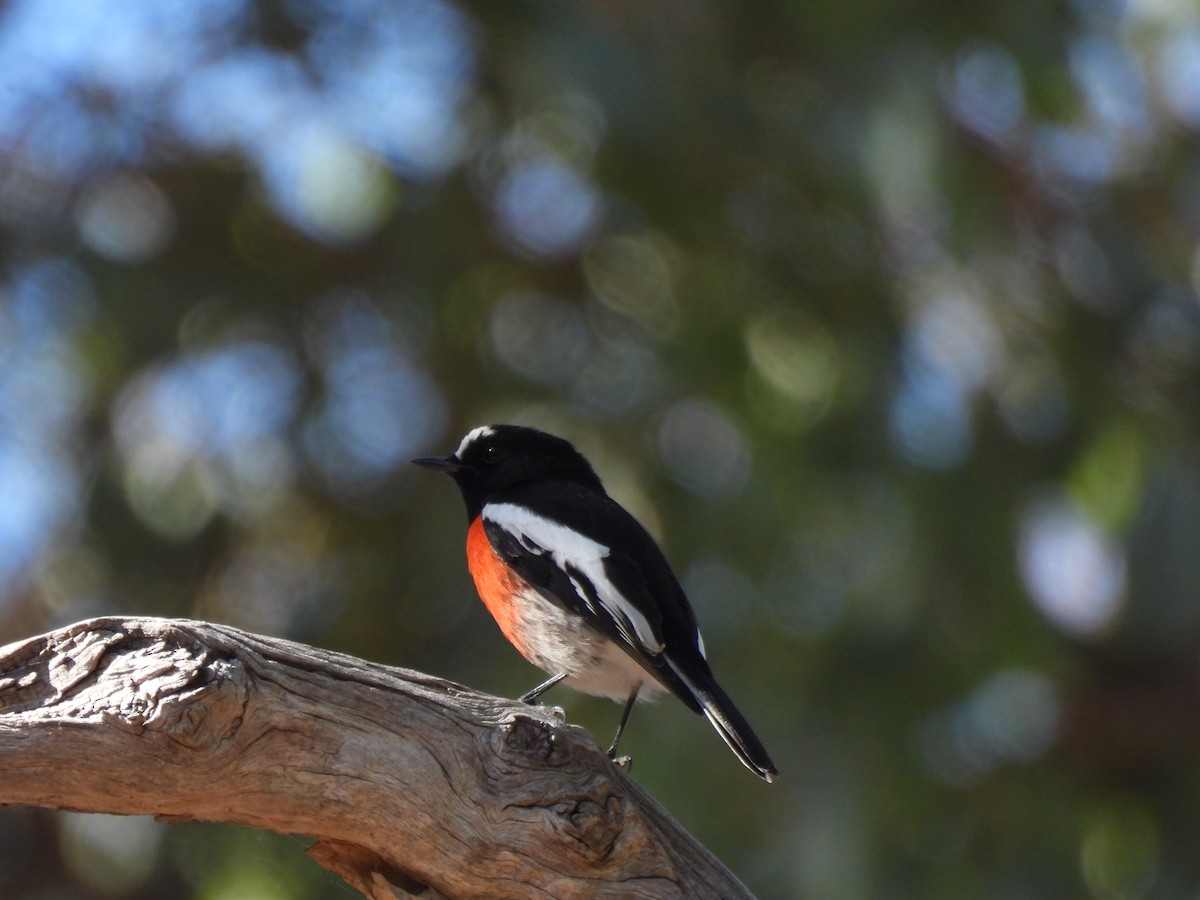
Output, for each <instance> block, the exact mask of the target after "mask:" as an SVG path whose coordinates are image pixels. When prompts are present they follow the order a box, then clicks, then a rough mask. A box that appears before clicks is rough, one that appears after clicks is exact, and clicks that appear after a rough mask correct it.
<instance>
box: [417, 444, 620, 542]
mask: <svg viewBox="0 0 1200 900" xmlns="http://www.w3.org/2000/svg"><path fill="white" fill-rule="evenodd" d="M413 462H414V463H416V464H417V465H418V466H424V467H425V468H426V469H432V470H433V471H435V472H445V473H446V474H448V475H449V476H450V477H451V478H453V479H454V480H455V482H457V484H458V487H459V489H460V490H461V491H462V494H463V499H464V500H465V501H466V503H467V515H468V516H469V517H470V518H472V519H473V518H474V517H475V516H476V515H478V513H479V511H480V510H481V509H482V508H483V504H484V503H486V502H487V499H488V497H489V496H490V495H492V494H494V493H495V492H497V491H501V490H504V489H506V488H515V487H520V486H522V485H527V484H534V483H536V482H539V481H568V482H573V483H575V484H581V485H584V486H585V487H588V488H591V489H592V490H596V491H600V492H603V491H604V486H603V485H602V484H601V483H600V478H599V476H597V475H596V472H595V470H594V469H593V468H592V466H591V464H590V463H589V462H588V461H587V460H586V459H584V458H583V454H582V453H580V452H579V451H578V450H576V449H575V447H574V446H572V444H571V443H570V442H569V441H565V440H563V439H562V438H560V437H555V436H554V435H552V434H547V433H546V432H544V431H538V430H537V429H536V428H525V427H523V426H521V425H484V426H482V427H480V428H476V429H474V430H473V431H470V432H468V433H467V436H466V437H464V438H463V439H462V442H461V443H460V444H459V445H458V449H457V450H456V451H455V452H454V453H453V454H451V455H450V456H432V457H422V458H420V459H414V460H413Z"/></svg>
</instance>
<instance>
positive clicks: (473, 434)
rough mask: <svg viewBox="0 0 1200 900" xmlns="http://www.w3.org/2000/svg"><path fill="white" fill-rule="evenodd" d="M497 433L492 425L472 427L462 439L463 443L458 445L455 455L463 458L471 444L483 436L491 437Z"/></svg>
mask: <svg viewBox="0 0 1200 900" xmlns="http://www.w3.org/2000/svg"><path fill="white" fill-rule="evenodd" d="M495 433H496V432H495V430H494V429H493V428H492V426H491V425H480V426H479V427H478V428H472V429H471V430H470V431H468V432H467V436H466V437H464V438H463V439H462V443H460V444H459V445H458V449H457V450H455V451H454V455H455V456H456V457H458V458H459V459H462V456H463V453H464V452H465V451H466V449H467V448H468V447H469V446H471V444H473V443H475V441H478V440H480V439H481V438H485V437H491V436H492V435H493V434H495Z"/></svg>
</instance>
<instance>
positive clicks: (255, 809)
mask: <svg viewBox="0 0 1200 900" xmlns="http://www.w3.org/2000/svg"><path fill="white" fill-rule="evenodd" d="M0 804H7V805H26V806H43V807H51V808H56V809H72V810H80V811H86V812H106V813H121V814H154V815H157V816H160V817H163V818H167V819H171V820H207V821H215V822H231V823H238V824H242V825H251V826H255V827H259V828H265V829H270V830H272V831H278V832H286V833H299V834H307V835H312V836H314V837H315V838H316V839H317V841H316V843H315V844H314V845H313V847H312V848H311V849H310V851H309V852H310V854H311V855H312V856H313V857H314V858H315V859H316V860H317V861H318V862H320V863H321V864H322V865H324V866H326V867H327V868H329V869H331V870H333V871H335V872H337V873H338V874H339V875H341V876H342V877H344V878H345V879H346V880H347V881H348V882H350V883H351V884H353V885H354V886H355V887H356V888H358V889H359V890H360V891H361V892H362V893H363V894H364V895H366V896H368V897H373V898H396V897H422V898H437V897H494V898H504V897H528V896H539V895H540V896H551V897H556V898H557V897H564V898H565V897H585V896H586V897H610V896H611V897H616V896H638V897H699V896H704V897H748V896H750V895H749V893H748V892H747V891H746V889H745V888H744V887H743V886H742V885H741V884H740V883H739V882H738V881H737V879H736V878H735V877H734V876H733V875H732V874H731V873H730V872H729V871H728V870H727V869H725V868H724V867H723V866H722V865H721V864H720V863H719V862H718V861H717V860H716V859H715V858H714V857H713V856H712V855H711V854H710V853H709V852H708V851H707V850H705V849H704V848H703V847H702V846H700V845H699V844H698V843H697V842H696V841H695V840H694V839H693V838H692V837H690V836H689V835H688V834H687V833H685V832H684V831H683V830H682V828H680V826H679V825H678V824H677V823H676V822H675V821H674V820H673V819H672V818H671V817H670V815H668V814H667V813H666V812H665V811H664V810H663V809H662V807H661V806H659V805H658V804H657V803H656V802H655V801H654V800H653V799H652V798H651V797H650V796H649V795H648V794H647V793H646V792H645V791H644V790H643V789H642V788H640V787H639V786H638V785H637V784H636V782H634V781H632V780H631V779H629V778H628V777H627V776H626V775H625V773H623V772H622V771H620V770H619V769H618V768H616V767H615V766H613V765H612V763H611V762H609V760H608V759H607V758H606V757H605V755H604V753H603V752H602V751H601V750H600V749H599V748H598V747H597V746H596V745H595V743H594V742H593V741H592V740H591V738H590V737H589V736H588V735H587V733H586V732H585V731H584V730H583V729H580V728H578V727H574V726H570V725H566V724H564V723H562V722H560V721H558V720H557V719H555V718H554V717H553V715H552V714H551V713H550V712H549V711H548V710H545V709H541V708H536V707H530V706H527V705H524V704H520V703H515V702H513V701H508V700H502V699H499V698H496V697H491V696H488V695H486V694H480V693H477V692H475V691H471V690H469V689H467V688H464V687H461V686H459V685H456V684H453V683H450V682H447V681H443V680H441V679H437V678H433V677H431V676H428V675H422V674H420V673H417V672H411V671H407V670H403V669H396V668H389V667H387V666H381V665H376V664H373V663H368V662H365V661H363V660H359V659H354V658H352V657H349V656H345V655H342V654H338V653H332V652H330V651H327V650H321V649H318V648H315V647H307V646H304V645H301V644H296V643H292V642H289V641H283V640H279V639H276V638H269V637H261V636H257V635H251V634H247V633H246V632H243V631H239V630H237V629H234V628H229V627H226V626H222V625H215V624H210V623H205V622H195V621H188V620H179V619H150V618H132V617H113V618H103V619H92V620H89V621H86V622H80V623H78V624H75V625H72V626H69V627H66V628H62V629H60V630H58V631H55V632H52V633H50V634H46V635H42V636H40V637H35V638H30V639H28V640H25V641H21V642H18V643H15V644H10V645H8V646H7V647H3V648H0Z"/></svg>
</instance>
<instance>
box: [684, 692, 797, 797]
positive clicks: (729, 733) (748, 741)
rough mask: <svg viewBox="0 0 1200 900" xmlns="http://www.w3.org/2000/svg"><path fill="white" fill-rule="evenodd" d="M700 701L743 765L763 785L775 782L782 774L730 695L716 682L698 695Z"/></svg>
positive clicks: (709, 719) (709, 718) (710, 719)
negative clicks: (760, 780) (762, 782)
mask: <svg viewBox="0 0 1200 900" xmlns="http://www.w3.org/2000/svg"><path fill="white" fill-rule="evenodd" d="M696 699H697V700H699V701H700V705H701V706H702V707H703V708H704V715H705V716H707V717H708V721H710V722H712V725H713V728H715V729H717V734H719V735H720V736H721V738H722V740H724V741H725V743H727V744H728V745H729V749H730V750H732V751H733V752H734V753H735V754H736V755H737V758H738V759H740V760H741V761H742V764H743V765H744V766H745V767H746V768H747V769H749V770H750V771H751V772H753V773H754V774H755V775H757V776H758V777H759V778H761V779H762V780H763V781H767V782H771V781H774V780H775V776H776V775H778V774H779V770H778V769H777V768H775V763H773V762H771V757H769V756H767V751H766V749H765V748H764V747H763V745H762V741H760V740H759V739H758V736H757V735H756V734H755V733H754V729H752V728H751V727H750V723H749V722H747V721H746V719H745V717H744V716H743V715H742V714H741V713H740V712H738V708H737V707H736V706H734V705H733V701H732V700H730V699H729V695H728V694H726V693H725V692H724V691H723V690H721V687H720V685H718V684H717V683H716V682H715V681H711V682H709V684H708V687H707V689H704V690H697V691H696Z"/></svg>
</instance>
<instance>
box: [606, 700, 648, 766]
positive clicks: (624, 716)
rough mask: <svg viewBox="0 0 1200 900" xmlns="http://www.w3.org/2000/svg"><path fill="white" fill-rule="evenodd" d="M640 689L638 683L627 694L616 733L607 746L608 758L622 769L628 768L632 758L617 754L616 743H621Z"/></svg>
mask: <svg viewBox="0 0 1200 900" xmlns="http://www.w3.org/2000/svg"><path fill="white" fill-rule="evenodd" d="M641 689H642V686H641V685H640V684H639V685H636V686H635V687H634V689H633V693H632V694H630V695H629V700H627V701H626V703H625V709H624V710H622V711H621V721H620V722H618V723H617V733H616V734H614V735H613V739H612V744H611V745H610V746H609V748H608V758H609V759H611V760H612V761H613V762H615V763H616V764H617V765H618V766H620V767H621V768H622V769H628V768H629V767H630V766H631V765H632V764H633V760H632V759H631V758H630V757H628V756H617V745H618V744H620V743H621V735H622V734H624V733H625V723H627V722H628V721H629V714H630V713H631V712H633V704H635V703H636V702H637V697H638V691H640V690H641Z"/></svg>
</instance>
